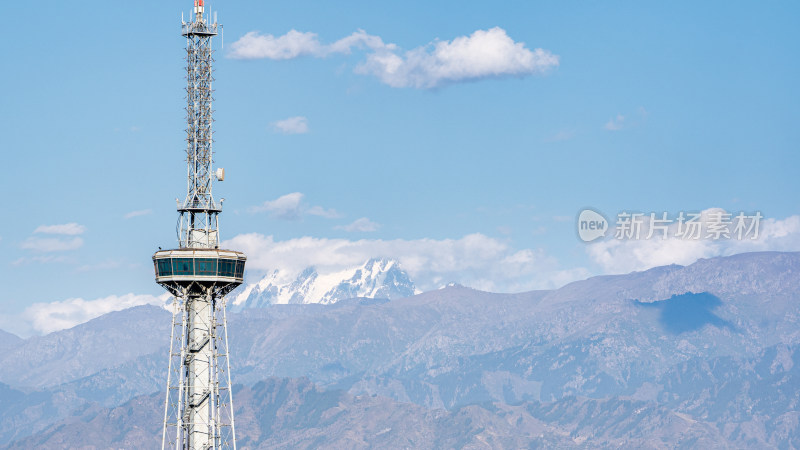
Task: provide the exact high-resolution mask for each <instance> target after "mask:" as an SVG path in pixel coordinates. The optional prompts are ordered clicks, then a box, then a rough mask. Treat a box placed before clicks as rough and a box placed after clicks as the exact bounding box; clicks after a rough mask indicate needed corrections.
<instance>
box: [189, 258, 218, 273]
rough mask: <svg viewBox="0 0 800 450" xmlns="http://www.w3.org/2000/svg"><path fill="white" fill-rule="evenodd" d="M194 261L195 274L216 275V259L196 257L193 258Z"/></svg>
mask: <svg viewBox="0 0 800 450" xmlns="http://www.w3.org/2000/svg"><path fill="white" fill-rule="evenodd" d="M194 263H195V270H194V273H195V275H205V276H210V277H213V276H216V275H217V260H216V259H208V258H202V259H196V260H194Z"/></svg>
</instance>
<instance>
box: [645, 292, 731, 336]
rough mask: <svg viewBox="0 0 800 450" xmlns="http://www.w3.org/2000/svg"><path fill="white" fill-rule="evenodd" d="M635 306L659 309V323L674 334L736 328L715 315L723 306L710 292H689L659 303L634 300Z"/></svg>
mask: <svg viewBox="0 0 800 450" xmlns="http://www.w3.org/2000/svg"><path fill="white" fill-rule="evenodd" d="M634 304H636V305H637V306H641V307H643V308H657V309H658V310H659V311H660V312H661V314H660V316H659V319H658V321H659V323H661V325H662V326H663V327H664V328H665V329H666V330H667V331H668V332H670V333H672V334H681V333H686V332H688V331H695V330H699V329H700V328H703V327H704V326H706V325H713V326H715V327H719V328H726V327H728V328H731V329H733V328H734V326H733V324H731V323H730V322H728V321H727V320H724V319H722V318H721V317H719V316H717V315H716V314H714V312H713V310H714V309H716V308H718V307H719V306H721V305H722V300H720V299H719V297H717V296H715V295H713V294H709V293H708V292H701V293H699V294H695V293H693V292H687V293H685V294H680V295H673V296H672V297H670V298H668V299H666V300H660V301H657V302H641V301H639V300H634Z"/></svg>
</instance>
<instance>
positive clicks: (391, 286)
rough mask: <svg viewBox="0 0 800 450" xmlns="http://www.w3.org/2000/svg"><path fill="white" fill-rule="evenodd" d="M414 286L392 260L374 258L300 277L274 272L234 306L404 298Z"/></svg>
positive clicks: (245, 291)
mask: <svg viewBox="0 0 800 450" xmlns="http://www.w3.org/2000/svg"><path fill="white" fill-rule="evenodd" d="M415 293H416V289H415V288H414V283H413V282H412V281H411V280H410V279H409V278H408V274H407V273H406V272H405V271H404V270H403V269H402V268H400V264H399V263H398V262H397V261H395V260H392V259H379V258H373V259H370V260H369V261H367V262H365V263H364V264H362V265H360V266H358V267H351V268H347V269H344V270H340V271H334V272H327V273H319V272H318V271H317V269H316V268H314V267H308V268H306V269H305V270H303V271H302V272H300V273H299V274H297V275H293V274H289V273H286V271H281V270H274V271H272V272H270V273H268V274H267V275H266V276H265V277H264V278H262V279H261V280H259V281H258V282H257V283H252V284H249V285H247V286H245V287H244V288H243V289H242V290H241V291H240V293H239V294H238V295H237V296H236V298H235V299H234V301H233V303H234V305H236V306H238V307H244V308H253V307H262V306H267V305H270V304H289V303H323V304H330V303H336V302H337V301H339V300H345V299H348V298H355V297H366V298H388V299H395V298H403V297H408V296H411V295H414V294H415Z"/></svg>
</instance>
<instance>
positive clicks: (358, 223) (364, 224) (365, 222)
mask: <svg viewBox="0 0 800 450" xmlns="http://www.w3.org/2000/svg"><path fill="white" fill-rule="evenodd" d="M380 226H381V225H380V224H378V223H375V222H373V221H371V220H369V219H368V218H366V217H362V218H360V219H356V220H355V221H354V222H353V223H351V224H348V225H342V226H338V227H336V229H337V230H344V231H350V232H370V231H377V230H378V228H380Z"/></svg>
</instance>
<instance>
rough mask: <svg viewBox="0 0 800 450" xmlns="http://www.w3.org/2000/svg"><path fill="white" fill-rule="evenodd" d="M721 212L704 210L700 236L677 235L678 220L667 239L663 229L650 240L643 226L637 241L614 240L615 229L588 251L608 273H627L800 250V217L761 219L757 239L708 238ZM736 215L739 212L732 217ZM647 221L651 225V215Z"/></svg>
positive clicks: (746, 237)
mask: <svg viewBox="0 0 800 450" xmlns="http://www.w3.org/2000/svg"><path fill="white" fill-rule="evenodd" d="M720 212H723V213H724V212H725V211H724V210H722V209H719V208H711V209H707V210H705V211H702V213H701V214H702V222H703V224H704V225H703V231H702V234H701V236H702V238H701V239H681V238H677V237H675V236H674V235H675V233H676V231H677V227H678V225H677V223H673V224H672V225H670V228H669V232H668V233H667V235H668V238H667V239H662V238H661V237H660V236H662V235H663V233H660V232H659V233H657V234H655V235H654V236H653V237H651V238H650V239H645V237H646V234H647V233H646V232H645V230H649V225H643V226H642V230H643V233H642V235H641V236H640V239H638V240H637V239H624V240H620V239H615V238H614V236H613V233H614V230H613V228H612V230H611V233H610V237H609V238H607V239H605V240H602V241H599V242H596V243H592V244H588V246H587V248H586V252H587V254H588V255H589V257H590V258H591V259H592V260H593V261H594V262H595V263H597V264H598V265H600V266H601V267H602V268H603V270H604V271H605V272H606V273H628V272H632V271H637V270H646V269H650V268H653V267H657V266H663V265H668V264H680V265H687V264H691V263H693V262H695V261H697V260H698V259H700V258H712V257H715V256H728V255H733V254H736V253H743V252H754V251H770V250H772V251H800V216H791V217H788V218H786V219H783V220H777V219H772V218H770V219H762V220H761V222H760V225H759V236H758V239H755V240H751V239H750V238H749V236H745V238H744V239H742V240H739V239H737V238H736V236H735V235H732V236H731V239H724V238H723V239H707V238H706V236H707V232H706V229H707V226H706V224H707V223H709V221H713V220H712V219H711V217H712V216H711V214H714V213H720ZM737 214H738V212H737V213H735V214H733V216H734V217H735V216H736V215H737ZM657 217H658V215H657ZM645 224H649V217H647V220H646V221H645ZM610 226H611V227H613V226H614V225H613V224H611V225H610Z"/></svg>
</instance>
